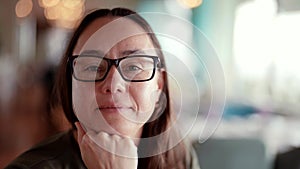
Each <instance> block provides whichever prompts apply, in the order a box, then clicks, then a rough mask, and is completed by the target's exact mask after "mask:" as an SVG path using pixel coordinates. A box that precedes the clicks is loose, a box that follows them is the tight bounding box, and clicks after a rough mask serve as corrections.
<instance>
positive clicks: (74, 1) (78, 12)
mask: <svg viewBox="0 0 300 169" xmlns="http://www.w3.org/2000/svg"><path fill="white" fill-rule="evenodd" d="M40 1H41V2H42V1H43V6H44V8H45V9H44V14H45V17H46V18H47V19H48V20H49V21H50V23H51V24H54V26H57V27H63V28H67V29H72V28H74V27H75V26H76V23H77V21H78V20H79V19H80V18H81V17H82V15H83V13H84V10H85V4H84V2H85V0H58V3H56V4H55V5H54V6H51V7H47V5H45V2H46V0H40ZM47 1H50V0H47ZM53 1H54V0H52V2H53ZM53 4H54V3H53Z"/></svg>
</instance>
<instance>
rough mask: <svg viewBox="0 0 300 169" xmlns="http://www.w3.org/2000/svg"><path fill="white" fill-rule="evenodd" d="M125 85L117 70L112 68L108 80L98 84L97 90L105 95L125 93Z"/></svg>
mask: <svg viewBox="0 0 300 169" xmlns="http://www.w3.org/2000/svg"><path fill="white" fill-rule="evenodd" d="M125 83H126V82H125V80H124V79H123V78H122V76H121V75H120V73H119V72H118V70H117V68H116V67H115V66H112V67H111V69H110V70H109V72H108V74H107V76H106V78H105V79H104V80H103V81H102V82H96V88H97V90H99V91H101V93H104V94H115V93H123V92H124V91H125V90H126V86H125Z"/></svg>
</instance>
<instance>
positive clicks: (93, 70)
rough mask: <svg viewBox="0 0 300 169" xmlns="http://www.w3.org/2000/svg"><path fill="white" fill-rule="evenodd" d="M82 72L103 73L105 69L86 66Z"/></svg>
mask: <svg viewBox="0 0 300 169" xmlns="http://www.w3.org/2000/svg"><path fill="white" fill-rule="evenodd" d="M84 70H85V71H88V72H103V71H105V68H104V67H103V66H88V67H86V68H85V69H84Z"/></svg>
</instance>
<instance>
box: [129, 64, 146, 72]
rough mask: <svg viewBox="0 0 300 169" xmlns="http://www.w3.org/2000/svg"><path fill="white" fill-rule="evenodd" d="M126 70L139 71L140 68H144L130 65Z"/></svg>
mask: <svg viewBox="0 0 300 169" xmlns="http://www.w3.org/2000/svg"><path fill="white" fill-rule="evenodd" d="M126 70H127V71H138V70H143V69H142V68H140V67H138V66H136V65H129V66H127V67H126Z"/></svg>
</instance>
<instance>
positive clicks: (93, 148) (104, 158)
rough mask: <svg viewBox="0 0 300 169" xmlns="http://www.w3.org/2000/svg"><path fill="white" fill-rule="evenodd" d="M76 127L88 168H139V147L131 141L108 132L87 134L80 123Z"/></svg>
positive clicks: (82, 155)
mask: <svg viewBox="0 0 300 169" xmlns="http://www.w3.org/2000/svg"><path fill="white" fill-rule="evenodd" d="M75 125H76V128H77V141H78V144H79V148H80V152H81V157H82V159H83V161H84V163H85V165H86V166H87V168H89V169H114V168H118V169H125V168H126V169H136V168H137V164H138V158H137V156H138V155H137V147H136V146H135V144H134V142H133V141H132V140H131V139H129V138H123V137H121V136H119V135H110V134H108V133H106V132H99V133H95V132H91V131H88V132H85V131H84V130H83V128H82V126H81V125H80V123H79V122H76V123H75Z"/></svg>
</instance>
